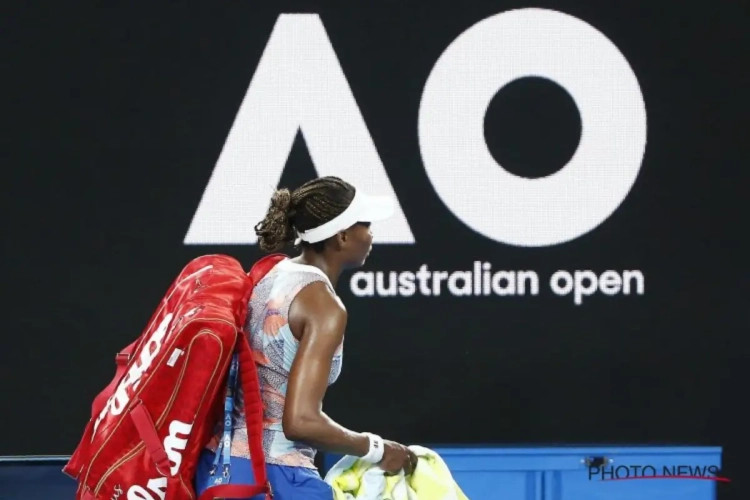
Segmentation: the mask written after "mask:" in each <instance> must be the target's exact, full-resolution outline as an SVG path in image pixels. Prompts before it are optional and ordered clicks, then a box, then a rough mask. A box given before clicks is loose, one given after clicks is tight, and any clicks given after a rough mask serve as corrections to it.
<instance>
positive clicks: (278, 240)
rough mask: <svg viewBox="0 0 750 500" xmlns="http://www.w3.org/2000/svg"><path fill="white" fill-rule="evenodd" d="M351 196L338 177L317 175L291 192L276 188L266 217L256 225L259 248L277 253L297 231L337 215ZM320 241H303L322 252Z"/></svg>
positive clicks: (345, 184)
mask: <svg viewBox="0 0 750 500" xmlns="http://www.w3.org/2000/svg"><path fill="white" fill-rule="evenodd" d="M353 199H354V187H353V186H352V185H351V184H349V183H348V182H346V181H343V180H341V179H339V178H338V177H330V176H329V177H319V178H317V179H313V180H311V181H308V182H306V183H304V184H303V185H302V186H300V187H298V188H297V189H295V190H294V191H289V189H287V188H282V189H279V190H277V191H276V192H275V193H274V194H273V196H272V197H271V205H270V207H269V208H268V212H267V213H266V216H265V218H264V219H263V220H262V221H260V222H259V223H258V224H256V226H255V234H256V235H257V236H258V243H259V245H260V248H261V249H262V250H264V251H266V252H276V251H278V250H280V249H282V248H283V247H284V246H285V245H287V244H289V243H292V242H293V241H294V240H295V239H296V238H297V232H298V231H309V230H310V229H313V228H315V227H318V226H320V225H322V224H325V223H326V222H328V221H330V220H332V219H333V218H334V217H336V216H338V215H340V214H341V213H342V212H343V211H344V210H346V208H347V207H348V206H349V204H350V203H351V202H352V200H353ZM324 243H325V242H323V241H320V242H318V243H312V244H310V243H307V242H302V245H303V246H312V248H313V249H314V250H315V251H316V252H322V251H323V248H324Z"/></svg>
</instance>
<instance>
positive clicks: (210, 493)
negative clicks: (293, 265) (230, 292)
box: [199, 254, 287, 500]
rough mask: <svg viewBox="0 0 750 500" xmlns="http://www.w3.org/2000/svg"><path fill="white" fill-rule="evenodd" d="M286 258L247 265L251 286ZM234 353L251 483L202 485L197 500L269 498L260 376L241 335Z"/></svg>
mask: <svg viewBox="0 0 750 500" xmlns="http://www.w3.org/2000/svg"><path fill="white" fill-rule="evenodd" d="M285 258H287V256H286V255H283V254H272V255H268V256H266V257H264V258H262V259H261V260H259V261H258V262H256V263H255V265H254V266H253V267H252V268H251V269H250V272H249V273H248V276H249V277H250V281H251V283H252V285H251V289H252V288H255V285H257V284H258V282H259V281H260V280H262V279H263V277H264V276H265V275H266V274H268V272H269V271H270V270H271V269H273V267H274V266H275V265H276V264H277V263H278V262H279V261H281V260H283V259H285ZM237 353H238V356H239V362H240V363H239V364H240V381H241V383H242V392H243V394H244V399H245V421H246V422H247V440H248V445H249V448H250V457H251V463H252V467H253V476H255V484H254V485H249V484H248V485H245V484H225V485H221V486H212V487H210V488H208V489H206V490H205V491H204V492H203V494H202V495H201V496H200V498H199V500H214V499H216V498H226V499H231V498H251V497H254V496H256V495H260V494H262V493H265V494H266V498H267V499H271V498H273V492H272V491H271V485H270V483H269V482H268V476H267V474H266V460H265V454H264V452H263V399H262V398H261V395H260V380H259V379H258V371H257V369H256V368H255V359H254V358H253V352H252V350H251V349H250V344H249V343H248V341H247V337H246V336H245V335H240V336H239V337H238V340H237Z"/></svg>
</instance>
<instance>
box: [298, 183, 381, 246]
mask: <svg viewBox="0 0 750 500" xmlns="http://www.w3.org/2000/svg"><path fill="white" fill-rule="evenodd" d="M391 215H393V199H392V198H390V197H388V196H369V195H367V194H365V193H363V192H362V191H360V190H359V189H356V190H355V191H354V199H352V202H351V203H350V204H349V206H348V207H346V210H344V211H343V212H341V214H339V215H337V216H336V217H334V218H333V219H331V220H330V221H328V222H326V223H325V224H322V225H320V226H318V227H315V228H313V229H310V230H309V231H304V232H302V231H300V232H299V233H298V238H297V241H296V242H295V243H296V244H299V243H300V242H301V241H306V242H308V243H317V242H319V241H323V240H326V239H328V238H330V237H331V236H333V235H335V234H337V233H339V232H341V231H343V230H345V229H348V228H350V227H352V226H353V225H354V224H356V223H357V222H378V221H381V220H385V219H387V218H389V217H390V216H391Z"/></svg>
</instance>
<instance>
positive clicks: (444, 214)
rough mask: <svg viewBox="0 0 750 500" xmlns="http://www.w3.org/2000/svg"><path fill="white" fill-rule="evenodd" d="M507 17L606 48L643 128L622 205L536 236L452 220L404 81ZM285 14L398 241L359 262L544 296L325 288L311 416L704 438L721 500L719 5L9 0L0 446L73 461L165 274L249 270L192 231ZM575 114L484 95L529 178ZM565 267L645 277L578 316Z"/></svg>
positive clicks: (722, 116) (724, 293)
mask: <svg viewBox="0 0 750 500" xmlns="http://www.w3.org/2000/svg"><path fill="white" fill-rule="evenodd" d="M744 4H745V5H744V7H747V3H746V2H744ZM342 5H343V4H342ZM524 7H538V8H545V9H554V10H557V11H560V12H564V13H566V14H568V15H570V16H575V17H576V18H579V19H581V20H583V21H585V22H586V23H589V24H590V25H592V26H593V27H595V28H596V29H597V30H599V31H600V32H602V33H603V34H604V35H605V36H606V37H607V38H609V39H610V40H611V41H612V42H613V43H614V44H615V45H616V46H617V47H618V49H619V50H620V51H621V52H622V54H623V55H624V56H625V58H626V59H627V61H628V63H629V64H630V66H631V68H632V70H633V72H634V74H635V76H636V78H637V79H638V83H639V84H640V89H641V92H642V94H643V100H644V102H645V107H646V115H647V123H648V136H647V138H648V143H647V146H646V149H645V156H644V158H643V163H642V168H641V169H640V172H639V174H638V177H637V179H636V180H635V183H634V185H633V187H632V189H631V190H630V192H629V194H628V196H627V197H626V198H625V200H624V201H623V203H622V204H621V205H620V206H619V207H618V208H617V209H616V210H615V211H614V213H613V214H612V215H611V216H610V217H609V218H607V219H606V220H604V221H603V222H602V223H601V224H600V225H598V226H597V227H595V229H593V230H591V231H589V232H586V233H585V234H583V235H581V236H580V237H578V238H574V239H572V240H571V241H567V242H564V243H560V244H556V245H547V246H537V247H531V246H517V245H512V244H504V243H500V242H498V241H494V240H493V239H490V238H487V237H485V236H482V235H481V234H479V233H478V232H475V231H473V230H472V229H470V228H469V227H468V226H467V225H465V224H464V223H462V222H461V220H460V219H459V218H458V217H457V216H454V215H453V214H452V210H451V209H450V208H449V207H448V205H447V204H446V203H444V202H443V201H442V199H441V198H440V197H439V196H438V195H437V193H436V191H435V189H434V188H433V186H432V184H431V182H430V180H429V179H428V176H427V174H426V172H425V169H424V168H423V163H422V161H423V160H422V157H421V155H420V140H419V136H418V113H419V106H420V99H421V95H422V91H423V88H424V86H425V82H426V80H427V77H428V75H429V74H430V71H431V69H432V67H433V65H434V64H435V62H436V61H437V60H438V58H439V57H440V55H441V53H442V52H443V51H444V50H445V48H446V47H448V46H449V44H450V43H451V42H452V41H453V40H454V39H455V38H456V37H458V36H459V35H460V34H461V33H462V32H463V31H464V30H466V29H468V28H469V27H471V26H472V25H474V24H475V23H477V22H479V21H481V20H483V19H485V18H488V17H490V16H493V15H495V14H498V13H500V12H503V11H508V10H511V9H518V8H524ZM292 12H310V13H318V14H319V15H320V18H321V20H322V23H323V25H324V26H325V29H326V31H327V33H328V36H329V38H330V41H331V45H332V46H333V48H334V50H335V52H336V55H337V57H338V60H339V61H340V63H341V68H342V70H343V72H344V74H345V75H346V79H347V81H348V83H349V85H350V87H351V90H352V93H353V95H354V98H355V99H356V103H357V105H358V107H359V110H360V111H361V114H362V116H363V119H364V122H365V123H366V125H367V130H368V131H369V134H370V135H371V137H372V141H373V143H374V145H375V147H376V148H377V152H378V154H379V157H380V159H382V163H383V165H384V167H385V171H386V172H387V176H388V178H389V179H390V182H391V184H392V186H393V190H394V191H395V193H396V195H397V196H398V199H399V202H400V205H401V208H402V209H403V213H404V214H405V216H406V218H407V219H408V221H409V226H410V228H411V232H412V234H413V236H414V240H415V241H416V243H414V244H399V245H391V244H381V245H376V247H375V251H374V252H373V254H372V256H371V258H370V259H369V261H368V263H367V265H366V268H365V269H364V270H365V271H398V272H405V271H416V270H417V269H418V268H419V267H420V266H421V265H422V264H427V265H428V267H429V269H434V270H447V271H449V272H453V271H457V270H471V269H472V268H473V263H474V261H481V262H490V263H492V266H493V272H494V271H495V270H500V269H507V270H533V271H535V272H536V273H537V274H538V277H539V293H538V295H531V294H530V293H529V291H528V289H527V293H526V295H516V296H498V295H496V294H490V295H489V296H481V297H476V296H466V297H454V296H451V295H450V294H448V293H445V291H444V292H443V293H442V294H441V295H440V296H437V297H436V296H424V295H422V294H420V293H419V292H418V291H417V293H416V294H414V295H413V296H411V297H377V296H376V297H357V296H355V295H354V294H353V293H352V291H351V290H350V283H349V276H346V277H344V278H343V279H342V281H341V283H340V284H339V288H340V294H341V296H342V297H343V299H344V301H345V303H346V304H347V307H348V309H349V312H350V323H349V328H348V334H347V339H346V349H345V361H344V373H343V376H342V378H341V379H340V381H339V382H338V383H337V384H335V385H334V386H333V387H332V389H331V390H330V393H329V396H328V398H327V400H326V409H327V411H328V412H329V413H330V414H331V415H332V416H333V417H334V418H335V419H337V420H338V421H340V422H341V423H343V424H345V425H348V426H351V427H353V428H356V429H362V430H373V431H377V432H380V433H381V434H383V435H384V436H387V437H389V438H392V439H397V440H404V441H408V442H424V443H463V444H472V443H532V444H533V443H634V444H642V443H669V444H674V443H677V444H680V443H684V444H704V445H721V446H724V447H725V472H726V475H729V476H730V477H732V478H733V479H734V480H735V483H734V484H732V485H730V486H728V487H727V493H728V494H729V493H730V492H733V493H736V494H737V495H738V496H736V498H740V495H741V493H740V486H739V484H737V480H739V479H740V478H741V476H743V475H744V473H745V469H747V468H748V467H750V462H748V459H747V458H746V457H747V455H748V454H747V451H748V450H747V448H746V447H745V446H746V443H747V439H746V438H745V422H746V421H747V412H746V411H745V409H744V407H743V404H744V403H745V402H744V401H743V400H744V399H745V398H744V397H743V396H742V395H743V394H744V393H745V391H746V383H747V381H748V380H749V379H748V377H747V370H746V369H745V366H746V365H747V358H748V354H747V353H748V351H747V348H748V342H747V333H748V329H747V327H748V301H747V297H748V296H747V286H746V282H747V272H748V266H747V260H746V258H747V249H748V247H747V243H746V240H747V238H746V237H745V236H744V235H743V233H744V232H746V230H747V227H748V225H747V223H746V221H745V214H746V207H745V206H744V204H743V203H742V202H743V201H744V200H743V197H744V196H745V193H746V191H747V183H748V181H750V176H749V175H748V173H747V158H748V155H747V153H748V151H747V127H746V121H747V116H748V111H749V109H748V98H747V96H746V92H747V88H748V84H749V83H750V80H749V78H748V75H747V73H746V71H747V69H746V68H747V64H748V58H747V53H748V48H750V39H749V37H748V34H747V30H746V29H745V27H744V26H743V22H744V21H743V19H744V17H743V15H742V14H743V2H729V1H723V2H719V3H716V2H715V3H714V4H712V6H711V7H710V10H707V6H706V4H699V3H695V4H694V5H693V4H689V3H686V2H676V1H672V0H670V1H663V2H650V1H645V0H642V1H641V0H637V1H631V2H621V3H618V4H613V3H611V2H604V3H602V2H571V1H557V2H551V1H550V2H539V3H536V4H533V5H532V4H529V3H527V2H500V1H494V2H493V1H476V0H472V1H464V2H458V1H455V2H449V1H442V2H426V1H425V2H417V1H413V2H368V3H365V2H349V3H348V5H346V6H334V5H328V4H322V3H320V2H313V1H310V2H305V3H304V4H296V5H295V4H290V3H288V2H267V3H265V4H259V3H258V2H220V3H219V5H216V4H214V5H211V6H208V5H206V4H204V5H203V6H192V7H189V8H187V7H177V6H176V5H174V4H170V5H167V4H166V3H164V4H159V5H148V6H146V5H145V4H143V5H140V6H133V5H129V6H127V7H125V6H121V7H115V6H107V7H102V6H99V7H92V6H86V7H84V6H71V5H68V4H65V5H55V4H54V3H53V2H48V5H45V6H42V5H41V4H39V3H38V4H32V3H25V4H20V3H19V5H18V6H17V7H15V9H14V11H13V12H12V14H11V15H10V16H9V17H8V19H7V20H6V21H7V24H8V25H7V26H6V27H5V28H3V32H4V35H5V37H4V38H5V40H6V42H5V44H4V45H5V46H6V49H9V52H10V54H9V55H10V59H9V61H10V65H9V66H8V67H7V69H6V70H5V71H4V72H3V73H4V76H3V80H4V87H5V88H6V91H5V93H4V95H5V101H6V110H7V111H6V116H7V117H9V118H10V125H11V127H10V130H9V131H8V132H7V133H6V134H5V137H4V146H3V152H4V155H3V156H4V161H3V167H2V168H3V183H2V185H3V191H5V195H4V196H3V206H4V209H3V213H4V217H3V219H4V220H5V221H6V222H5V223H4V225H5V227H6V229H5V230H4V235H3V238H2V240H3V257H4V258H3V259H2V266H3V275H4V276H5V280H4V285H3V318H4V319H5V322H4V325H3V327H4V329H5V332H6V333H5V336H4V339H5V343H4V347H3V348H2V349H1V350H0V358H2V365H1V366H0V371H1V373H2V376H0V380H2V396H3V398H2V399H3V405H4V406H3V407H4V412H3V418H2V421H3V423H4V425H5V426H6V428H7V430H6V431H5V432H3V435H4V437H3V438H2V440H0V442H1V443H2V444H0V453H2V454H67V453H70V452H71V451H72V449H73V447H74V446H75V444H76V443H77V439H78V438H79V436H80V432H81V431H82V429H83V426H84V424H85V421H86V419H87V412H88V406H89V403H90V401H91V399H92V397H93V396H94V395H95V394H96V392H97V391H98V390H99V389H101V388H102V387H103V386H104V385H105V384H106V383H107V382H108V381H109V377H110V375H111V373H112V371H113V364H112V363H113V359H112V358H113V354H114V353H115V352H116V350H117V349H118V348H119V347H122V346H123V345H125V344H126V343H128V342H129V341H130V340H131V339H132V338H133V337H134V336H135V335H137V334H138V333H139V332H140V331H141V329H142V328H143V326H144V324H145V322H146V320H147V319H148V317H149V316H150V314H151V312H152V310H153V308H154V307H155V305H156V303H157V301H158V299H159V298H160V297H161V295H162V294H163V292H164V291H165V289H166V287H167V286H168V284H169V283H170V281H171V279H172V278H173V277H174V276H175V274H176V273H177V272H178V271H179V270H180V268H181V266H182V265H184V264H185V263H186V262H187V261H188V260H189V259H190V258H192V257H195V256H197V255H200V254H203V253H207V252H224V253H229V254H231V255H234V256H237V257H238V258H240V259H241V260H242V262H243V263H244V264H246V265H248V266H249V265H250V264H251V263H252V262H253V261H254V259H256V258H257V257H258V256H259V255H260V253H259V252H258V249H257V247H255V246H253V245H242V244H233V245H218V244H217V245H204V246H196V245H185V244H184V243H183V241H184V239H185V235H186V232H187V230H188V227H189V226H190V224H191V220H192V218H193V215H194V213H195V210H196V207H197V206H198V204H199V202H200V200H201V196H202V194H203V191H204V189H205V188H206V184H207V182H208V180H209V178H210V177H211V173H212V171H213V169H214V166H215V165H216V162H217V159H218V158H219V155H220V153H221V151H222V148H223V146H224V143H225V141H226V139H227V135H228V133H229V131H230V128H231V127H232V124H233V121H234V119H235V116H236V115H237V111H238V109H239V106H240V104H241V102H242V100H243V97H244V95H245V92H246V91H247V89H248V85H249V83H250V81H251V79H252V77H253V74H254V73H255V69H256V67H257V65H258V61H259V59H260V57H261V54H262V53H263V50H264V48H265V46H266V44H267V43H268V39H269V35H270V34H271V31H272V29H273V27H274V24H275V23H276V21H277V18H278V16H279V14H280V13H292ZM446 98H447V99H450V96H448V97H446ZM8 111H9V112H8ZM613 119H614V117H613ZM581 123H582V122H581V119H580V117H579V116H578V114H577V112H576V107H575V105H574V104H573V101H572V99H570V97H569V96H568V95H567V94H566V92H565V91H564V90H562V89H561V87H558V86H555V84H552V83H550V82H549V81H546V80H544V79H539V78H536V79H534V78H527V79H525V80H519V81H517V82H515V83H513V84H511V85H509V86H508V87H507V88H506V89H504V90H503V92H501V93H499V94H498V97H497V98H495V99H493V101H492V103H491V104H490V106H489V108H488V111H487V116H486V117H485V122H484V125H485V136H486V139H487V143H488V145H489V149H490V151H491V152H492V154H493V156H494V157H495V158H496V159H499V160H500V161H502V162H503V164H504V165H507V168H508V169H509V170H511V166H514V167H513V168H515V169H516V170H515V171H514V173H515V174H517V175H519V176H522V177H527V178H534V177H543V176H545V175H549V174H552V173H553V172H555V171H556V170H559V169H560V168H561V167H563V165H565V163H566V162H567V160H568V159H570V157H571V155H572V154H573V152H574V151H575V150H576V144H577V141H578V138H579V137H580V135H581ZM585 126H586V123H585V122H584V127H585ZM286 165H287V168H286V169H285V170H284V173H283V176H282V177H281V184H284V185H292V186H293V185H296V184H298V183H300V182H301V181H303V180H306V179H307V178H309V177H311V176H314V175H315V167H314V166H313V161H312V160H311V155H310V153H309V149H308V147H307V145H306V142H305V140H304V138H303V137H302V136H301V135H300V136H297V138H296V140H295V141H294V145H293V147H292V149H291V153H290V155H289V159H288V161H287V162H286ZM318 167H319V168H320V166H318ZM353 167H354V168H357V165H354V166H353ZM497 168H498V169H499V168H500V167H499V166H498V167H497ZM466 175H470V174H466ZM252 176H253V173H252V172H247V171H245V174H244V180H245V181H246V182H247V179H250V183H252ZM240 177H242V175H240ZM468 194H469V195H470V194H471V192H470V191H468ZM477 210H483V211H486V212H487V217H489V218H492V217H494V216H495V215H497V216H500V217H502V216H503V214H502V213H498V212H497V211H495V212H493V209H492V207H487V206H482V207H477ZM552 212H554V209H553V208H550V213H552ZM493 214H494V215H493ZM252 215H253V218H257V217H258V216H259V215H261V214H252ZM551 217H552V216H551ZM557 270H568V271H570V272H571V273H572V272H574V271H575V270H591V271H593V272H594V273H596V274H597V275H599V274H601V273H603V272H604V271H607V270H614V271H617V272H618V273H622V272H623V271H626V270H638V271H640V272H641V273H642V275H643V278H644V279H643V282H644V285H645V289H644V293H643V294H638V293H635V291H634V290H631V293H630V294H628V295H626V294H623V293H617V294H614V295H611V296H609V295H606V294H603V293H595V294H593V295H591V296H590V297H584V299H583V303H582V304H580V305H576V304H575V303H574V301H573V298H572V297H571V296H569V295H568V296H557V295H555V294H553V293H552V292H551V291H550V286H549V284H548V279H549V276H550V275H551V274H552V273H553V272H555V271H557ZM610 278H611V277H610ZM611 279H614V278H611ZM443 290H445V288H444V289H443ZM742 496H746V494H745V495H742ZM726 498H728V497H726Z"/></svg>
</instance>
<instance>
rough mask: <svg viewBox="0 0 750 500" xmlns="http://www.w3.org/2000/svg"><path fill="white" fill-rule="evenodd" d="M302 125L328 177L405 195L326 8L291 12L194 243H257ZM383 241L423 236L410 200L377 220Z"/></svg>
mask: <svg viewBox="0 0 750 500" xmlns="http://www.w3.org/2000/svg"><path fill="white" fill-rule="evenodd" d="M298 131H300V132H301V133H302V136H303V137H304V139H305V142H306V144H307V147H308V150H309V152H310V157H311V158H312V161H313V164H314V166H315V169H316V171H317V173H318V175H319V176H325V175H335V176H338V177H341V178H343V179H345V180H347V181H349V182H351V183H352V184H354V185H355V186H357V187H361V188H362V189H363V190H364V191H367V192H368V193H370V194H374V195H388V196H392V197H393V198H394V199H396V195H395V192H394V190H393V186H392V185H391V182H390V180H389V179H388V175H387V174H386V172H385V168H384V167H383V163H382V162H381V160H380V157H379V156H378V153H377V150H376V149H375V145H374V143H373V141H372V138H371V137H370V134H369V132H368V130H367V126H366V124H365V121H364V119H363V117H362V114H361V113H360V110H359V107H358V106H357V102H356V101H355V99H354V95H353V94H352V91H351V89H350V88H349V84H348V82H347V80H346V77H345V76H344V72H343V70H342V69H341V65H340V64H339V61H338V58H337V57H336V53H335V52H334V50H333V47H332V46H331V42H330V40H329V38H328V34H327V33H326V31H325V28H324V27H323V23H322V22H321V20H320V18H319V17H318V15H317V14H282V15H281V16H279V18H278V20H277V22H276V25H275V26H274V28H273V32H272V33H271V37H270V39H269V41H268V45H267V46H266V48H265V51H264V52H263V55H262V56H261V59H260V62H259V64H258V68H257V69H256V71H255V75H254V76H253V79H252V81H251V82H250V86H249V88H248V90H247V93H246V94H245V98H244V100H243V101H242V104H241V105H240V109H239V112H238V113H237V117H236V118H235V121H234V124H233V125H232V128H231V130H230V132H229V136H228V137H227V141H226V143H225V144H224V149H223V150H222V152H221V155H220V156H219V160H218V162H217V164H216V167H215V168H214V171H213V174H212V175H211V179H210V180H209V182H208V186H207V187H206V189H205V191H204V193H203V197H202V199H201V201H200V204H199V205H198V209H197V211H196V212H195V215H194V217H193V221H192V223H191V224H190V228H189V229H188V232H187V235H186V236H185V241H184V242H185V244H187V245H205V244H255V243H256V242H257V237H256V236H255V232H254V230H253V226H254V225H255V224H256V223H257V222H258V221H260V220H261V218H262V217H263V215H264V214H265V213H266V210H267V209H268V203H269V201H270V198H271V194H272V193H273V191H274V189H275V188H276V186H277V185H278V183H279V180H280V179H281V175H282V173H283V170H284V167H285V164H286V161H287V158H288V157H289V153H290V151H291V148H292V144H293V142H294V139H295V137H296V135H297V133H298ZM373 233H374V235H375V242H376V243H414V236H413V235H412V232H411V229H410V228H409V224H408V222H407V220H406V217H405V216H404V213H403V211H402V209H401V206H400V204H398V201H396V211H395V215H394V217H393V218H391V219H390V220H388V221H384V222H381V223H375V224H373Z"/></svg>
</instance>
